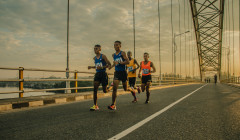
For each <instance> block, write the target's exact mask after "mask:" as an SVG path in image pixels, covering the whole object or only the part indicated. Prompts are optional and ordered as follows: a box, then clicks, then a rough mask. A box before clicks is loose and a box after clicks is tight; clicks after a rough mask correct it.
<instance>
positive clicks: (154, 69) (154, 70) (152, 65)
mask: <svg viewBox="0 0 240 140" xmlns="http://www.w3.org/2000/svg"><path fill="white" fill-rule="evenodd" d="M150 66H151V67H152V68H153V71H151V73H154V72H156V68H155V66H154V64H153V62H151V64H150Z"/></svg>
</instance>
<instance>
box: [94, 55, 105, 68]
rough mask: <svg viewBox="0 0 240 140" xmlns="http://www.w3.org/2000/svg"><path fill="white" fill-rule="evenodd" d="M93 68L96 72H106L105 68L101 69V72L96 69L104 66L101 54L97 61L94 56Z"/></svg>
mask: <svg viewBox="0 0 240 140" xmlns="http://www.w3.org/2000/svg"><path fill="white" fill-rule="evenodd" d="M95 66H96V71H97V72H105V71H106V68H104V69H101V70H98V69H97V67H98V66H100V67H103V66H106V62H105V60H104V59H102V54H101V55H100V57H99V59H97V57H96V56H95Z"/></svg>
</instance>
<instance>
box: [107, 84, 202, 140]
mask: <svg viewBox="0 0 240 140" xmlns="http://www.w3.org/2000/svg"><path fill="white" fill-rule="evenodd" d="M206 85H207V84H205V85H203V86H201V87H200V88H198V89H196V90H194V91H193V92H191V93H189V94H187V95H186V96H184V97H182V98H180V99H179V100H177V101H175V102H173V103H171V104H170V105H168V106H166V107H165V108H163V109H162V110H160V111H158V112H156V113H154V114H153V115H151V116H149V117H147V118H146V119H144V120H142V121H140V122H138V123H137V124H135V125H133V126H131V127H129V128H128V129H126V130H124V131H122V132H121V133H119V134H117V135H115V136H113V137H111V138H109V139H108V140H118V139H121V138H122V137H124V136H126V135H128V134H129V133H131V132H133V131H134V130H136V129H137V128H139V127H141V126H143V125H144V124H146V123H147V122H149V121H150V120H152V119H154V118H155V117H157V116H158V115H160V114H162V113H163V112H165V111H167V110H168V109H170V108H171V107H173V106H174V105H176V104H177V103H179V102H181V101H182V100H184V99H185V98H187V97H188V96H190V95H192V94H193V93H195V92H197V91H198V90H200V89H201V88H203V87H204V86H206Z"/></svg>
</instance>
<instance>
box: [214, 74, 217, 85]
mask: <svg viewBox="0 0 240 140" xmlns="http://www.w3.org/2000/svg"><path fill="white" fill-rule="evenodd" d="M214 83H215V85H216V84H217V74H215V75H214Z"/></svg>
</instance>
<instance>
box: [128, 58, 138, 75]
mask: <svg viewBox="0 0 240 140" xmlns="http://www.w3.org/2000/svg"><path fill="white" fill-rule="evenodd" d="M135 68H136V65H135V63H134V59H133V58H132V59H131V60H130V61H129V64H128V65H127V69H128V77H136V71H133V70H134V69H135Z"/></svg>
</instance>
